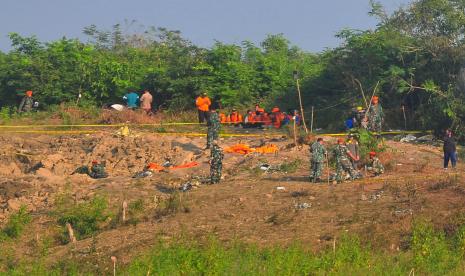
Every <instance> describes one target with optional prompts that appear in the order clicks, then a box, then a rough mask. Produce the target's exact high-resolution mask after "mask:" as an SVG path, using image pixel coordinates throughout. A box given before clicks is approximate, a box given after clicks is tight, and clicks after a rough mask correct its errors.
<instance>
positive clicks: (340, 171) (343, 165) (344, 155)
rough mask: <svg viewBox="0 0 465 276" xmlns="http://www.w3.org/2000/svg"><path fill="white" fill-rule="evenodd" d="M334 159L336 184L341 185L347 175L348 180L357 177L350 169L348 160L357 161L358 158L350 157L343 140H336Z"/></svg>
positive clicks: (352, 169)
mask: <svg viewBox="0 0 465 276" xmlns="http://www.w3.org/2000/svg"><path fill="white" fill-rule="evenodd" d="M334 156H335V157H336V180H337V183H342V182H344V180H345V174H346V173H349V175H350V179H351V180H354V179H356V178H358V177H359V175H358V173H357V172H356V171H355V170H354V168H353V167H352V164H351V163H350V161H349V158H350V159H353V160H356V161H358V158H357V157H355V156H354V155H352V153H351V152H350V151H349V149H348V148H347V146H346V145H345V144H344V139H343V138H338V139H337V146H336V148H335V149H334Z"/></svg>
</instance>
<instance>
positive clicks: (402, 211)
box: [393, 208, 413, 216]
mask: <svg viewBox="0 0 465 276" xmlns="http://www.w3.org/2000/svg"><path fill="white" fill-rule="evenodd" d="M393 214H394V215H395V216H406V215H413V210H412V209H410V208H409V209H397V210H395V211H394V212H393Z"/></svg>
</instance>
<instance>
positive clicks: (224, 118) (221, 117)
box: [220, 113, 227, 124]
mask: <svg viewBox="0 0 465 276" xmlns="http://www.w3.org/2000/svg"><path fill="white" fill-rule="evenodd" d="M220 122H221V123H222V124H224V123H226V122H227V118H226V115H224V113H220Z"/></svg>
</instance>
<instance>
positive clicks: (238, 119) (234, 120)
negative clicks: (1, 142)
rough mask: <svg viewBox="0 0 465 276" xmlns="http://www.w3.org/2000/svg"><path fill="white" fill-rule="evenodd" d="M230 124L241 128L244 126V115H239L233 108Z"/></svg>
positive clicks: (229, 118)
mask: <svg viewBox="0 0 465 276" xmlns="http://www.w3.org/2000/svg"><path fill="white" fill-rule="evenodd" d="M228 123H230V124H232V125H234V126H239V125H240V124H242V115H241V114H239V112H237V110H236V109H235V108H233V110H232V112H231V114H229V116H228Z"/></svg>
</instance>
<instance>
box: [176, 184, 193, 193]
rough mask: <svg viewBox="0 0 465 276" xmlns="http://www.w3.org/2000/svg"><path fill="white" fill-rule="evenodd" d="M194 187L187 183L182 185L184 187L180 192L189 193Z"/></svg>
mask: <svg viewBox="0 0 465 276" xmlns="http://www.w3.org/2000/svg"><path fill="white" fill-rule="evenodd" d="M192 187H193V186H192V184H191V183H190V182H187V183H184V184H182V186H181V187H179V190H180V191H181V192H187V191H189V190H192Z"/></svg>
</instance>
